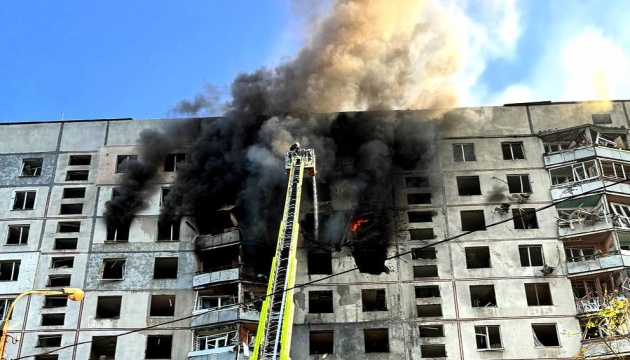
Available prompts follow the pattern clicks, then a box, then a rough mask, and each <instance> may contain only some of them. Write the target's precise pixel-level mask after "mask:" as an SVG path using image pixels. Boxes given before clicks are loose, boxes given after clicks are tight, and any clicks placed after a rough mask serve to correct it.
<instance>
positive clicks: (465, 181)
mask: <svg viewBox="0 0 630 360" xmlns="http://www.w3.org/2000/svg"><path fill="white" fill-rule="evenodd" d="M456 179H457V191H458V192H459V195H460V196H468V195H481V184H479V176H458V177H457V178H456Z"/></svg>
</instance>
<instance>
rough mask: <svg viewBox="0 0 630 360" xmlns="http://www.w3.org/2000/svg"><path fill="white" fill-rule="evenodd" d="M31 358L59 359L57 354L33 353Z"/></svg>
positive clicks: (42, 359) (39, 359)
mask: <svg viewBox="0 0 630 360" xmlns="http://www.w3.org/2000/svg"><path fill="white" fill-rule="evenodd" d="M33 360H59V355H57V354H53V355H35V357H34V358H33Z"/></svg>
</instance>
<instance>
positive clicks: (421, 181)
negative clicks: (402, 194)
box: [405, 176, 429, 189]
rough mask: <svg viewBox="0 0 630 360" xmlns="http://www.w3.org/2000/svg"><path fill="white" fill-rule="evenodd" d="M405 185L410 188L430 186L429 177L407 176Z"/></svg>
mask: <svg viewBox="0 0 630 360" xmlns="http://www.w3.org/2000/svg"><path fill="white" fill-rule="evenodd" d="M405 187H406V188H408V189H410V188H426V187H429V178H428V177H426V176H407V177H406V178H405Z"/></svg>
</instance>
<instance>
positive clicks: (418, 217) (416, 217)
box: [407, 211, 436, 223]
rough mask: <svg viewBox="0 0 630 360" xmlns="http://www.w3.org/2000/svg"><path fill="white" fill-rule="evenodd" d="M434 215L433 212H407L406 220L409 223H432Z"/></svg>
mask: <svg viewBox="0 0 630 360" xmlns="http://www.w3.org/2000/svg"><path fill="white" fill-rule="evenodd" d="M435 215H436V214H435V213H434V212H433V211H409V212H407V219H408V220H409V222H410V223H425V222H433V216H435Z"/></svg>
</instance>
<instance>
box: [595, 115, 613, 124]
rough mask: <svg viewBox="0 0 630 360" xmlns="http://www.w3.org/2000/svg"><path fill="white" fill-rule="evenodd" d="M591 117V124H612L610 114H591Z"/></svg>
mask: <svg viewBox="0 0 630 360" xmlns="http://www.w3.org/2000/svg"><path fill="white" fill-rule="evenodd" d="M591 118H592V119H593V124H596V125H606V124H612V118H611V117H610V114H591Z"/></svg>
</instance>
